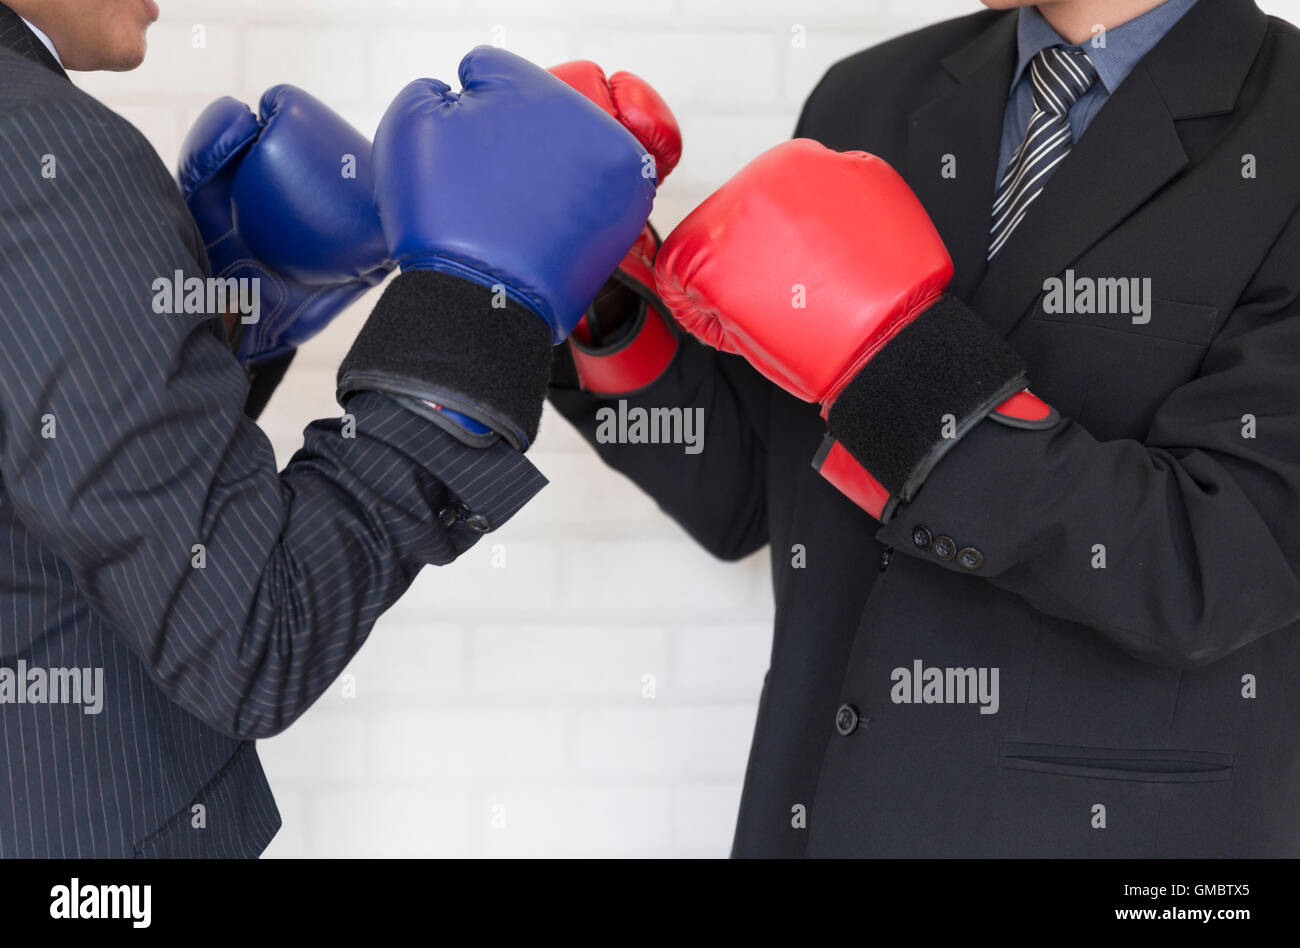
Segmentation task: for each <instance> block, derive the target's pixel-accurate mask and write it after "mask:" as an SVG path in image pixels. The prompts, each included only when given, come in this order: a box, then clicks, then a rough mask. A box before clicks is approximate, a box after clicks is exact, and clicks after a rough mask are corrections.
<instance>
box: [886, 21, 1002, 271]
mask: <svg viewBox="0 0 1300 948" xmlns="http://www.w3.org/2000/svg"><path fill="white" fill-rule="evenodd" d="M1015 60H1016V17H1015V14H1008V15H1006V16H1003V17H1001V18H999V20H998V21H997V22H996V23H994V24H993V26H991V27H990V28H989V29H988V30H986V31H985V32H984V33H983V34H982V35H980V36H979V37H977V38H976V39H975V40H973V41H972V42H971V43H969V44H968V45H967V46H965V47H964V48H962V49H961V50H959V51H958V52H957V53H954V54H953V55H951V56H948V57H947V58H945V59H944V60H943V61H942V66H943V68H944V70H945V71H946V72H947V73H948V75H949V76H950V77H951V79H953V80H955V84H954V85H953V86H952V88H950V89H949V90H948V91H946V92H944V93H942V94H941V95H940V96H939V97H938V98H936V99H934V100H932V101H931V102H929V103H927V104H926V105H924V106H922V107H921V108H920V109H918V110H917V111H915V112H913V113H912V115H911V117H910V119H909V125H908V136H907V167H906V169H905V170H906V175H907V179H908V183H909V184H910V185H911V186H912V188H913V190H914V191H915V192H916V194H917V196H918V197H919V198H920V199H921V203H922V204H924V205H925V208H926V210H927V211H928V212H929V214H930V218H931V220H933V221H934V224H935V227H936V228H937V229H938V231H939V234H940V236H941V237H943V240H944V243H945V244H946V245H947V247H948V253H949V254H950V255H951V256H952V261H953V279H952V284H951V288H952V291H953V292H954V293H956V294H957V295H958V296H962V297H967V296H969V295H970V293H971V292H973V290H974V288H975V287H976V286H977V285H978V283H979V281H980V279H981V278H982V277H983V275H984V247H985V245H986V244H987V242H988V230H989V214H990V210H991V208H992V205H993V191H994V181H993V179H994V176H995V175H996V174H997V166H998V149H999V146H1000V143H1001V138H1002V117H1003V113H1004V111H1005V109H1006V103H1007V93H1008V91H1009V89H1010V87H1011V75H1012V72H1013V71H1014V69H1015ZM947 155H951V156H952V159H953V160H954V161H955V168H954V169H953V170H955V172H956V174H955V176H947V177H945V176H944V175H943V174H942V173H941V171H942V170H943V161H944V156H947Z"/></svg>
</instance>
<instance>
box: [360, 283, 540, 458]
mask: <svg viewBox="0 0 1300 948" xmlns="http://www.w3.org/2000/svg"><path fill="white" fill-rule="evenodd" d="M494 302H495V303H496V304H497V305H495V306H494V305H493V303H494ZM550 374H551V332H550V329H549V328H547V326H546V324H545V323H544V322H543V321H542V320H541V318H539V317H538V315H537V314H536V313H534V312H533V311H532V310H530V309H528V308H527V307H525V306H522V305H520V304H519V303H516V302H515V301H514V300H511V299H509V298H508V297H506V296H505V294H495V293H493V292H492V290H491V288H490V287H486V286H480V285H478V284H477V283H471V282H469V281H468V280H462V279H460V278H459V277H454V276H450V275H449V274H446V273H437V272H434V271H429V270H412V271H408V272H405V273H402V274H399V275H398V276H397V278H396V279H394V280H393V282H392V283H390V284H389V285H388V287H387V288H386V289H385V290H384V295H383V296H381V297H380V299H379V303H378V305H376V306H375V308H374V311H373V312H372V313H371V314H370V318H369V319H368V320H366V324H365V326H364V327H362V330H361V332H360V334H359V335H358V336H357V339H356V341H355V342H354V343H353V344H352V349H351V350H350V351H349V352H348V354H347V356H346V358H344V360H343V364H342V365H341V366H340V367H339V377H338V397H339V401H340V402H341V401H343V399H344V397H345V396H346V395H348V394H349V393H350V392H354V391H378V392H385V393H388V394H391V395H401V396H407V397H409V398H415V399H421V400H425V401H433V402H436V403H438V404H445V405H446V406H447V407H449V408H453V409H455V410H456V411H460V412H462V413H463V414H466V415H469V416H470V417H472V418H474V419H476V420H478V421H481V422H482V423H483V424H486V425H488V426H489V427H491V428H493V429H494V430H496V431H497V432H498V433H499V434H501V435H502V436H503V437H505V438H506V439H507V440H509V441H510V442H511V443H512V444H514V445H515V446H516V447H518V448H521V449H522V448H523V447H526V446H527V445H528V444H531V443H532V441H533V440H534V439H535V438H536V437H537V426H538V423H539V422H540V420H541V415H542V402H543V400H544V399H545V397H546V387H547V382H548V381H549V379H550ZM503 429H505V430H503ZM520 435H522V443H520V437H519V436H520Z"/></svg>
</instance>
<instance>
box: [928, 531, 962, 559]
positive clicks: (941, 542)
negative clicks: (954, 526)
mask: <svg viewBox="0 0 1300 948" xmlns="http://www.w3.org/2000/svg"><path fill="white" fill-rule="evenodd" d="M933 549H934V555H935V556H937V557H939V559H941V560H943V561H944V562H945V563H946V562H948V561H949V560H950V559H952V558H953V557H954V556H956V555H957V541H955V540H954V539H953V538H952V537H944V536H939V537H935V538H934V547H933Z"/></svg>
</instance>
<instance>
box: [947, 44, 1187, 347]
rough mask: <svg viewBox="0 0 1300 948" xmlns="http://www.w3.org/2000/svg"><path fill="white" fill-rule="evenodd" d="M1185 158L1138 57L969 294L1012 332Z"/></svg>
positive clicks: (997, 324)
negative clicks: (1048, 287) (1048, 285)
mask: <svg viewBox="0 0 1300 948" xmlns="http://www.w3.org/2000/svg"><path fill="white" fill-rule="evenodd" d="M1186 165H1187V153H1186V152H1185V151H1184V150H1183V146H1182V143H1181V142H1180V141H1179V138H1178V132H1177V130H1176V129H1175V128H1174V121H1173V118H1172V117H1171V116H1170V114H1169V110H1168V108H1167V107H1166V106H1165V104H1164V102H1163V101H1162V99H1161V97H1160V93H1159V91H1158V90H1157V89H1156V87H1155V84H1154V83H1153V82H1152V80H1151V77H1150V76H1149V74H1148V73H1147V72H1146V70H1145V69H1143V67H1142V65H1141V64H1140V63H1139V64H1138V67H1137V68H1136V69H1134V70H1133V72H1132V73H1131V74H1130V75H1129V77H1128V78H1127V79H1126V80H1125V81H1124V83H1123V84H1122V85H1121V86H1120V87H1119V89H1117V90H1116V92H1115V94H1114V95H1113V96H1112V97H1111V98H1110V100H1109V101H1108V102H1107V103H1106V104H1105V105H1104V106H1103V107H1102V108H1101V111H1099V112H1098V113H1097V116H1096V118H1095V119H1093V121H1092V124H1091V125H1089V126H1088V129H1087V131H1086V132H1085V133H1084V134H1083V135H1082V136H1081V137H1080V139H1079V141H1077V142H1075V144H1074V147H1073V149H1072V150H1071V151H1070V154H1069V156H1068V157H1067V158H1066V159H1065V160H1064V161H1063V162H1061V164H1060V165H1059V166H1058V167H1057V170H1056V173H1055V174H1054V175H1053V176H1052V179H1051V181H1050V182H1048V185H1047V187H1046V188H1044V189H1043V193H1042V194H1041V195H1040V196H1039V197H1038V199H1037V200H1036V201H1035V202H1034V204H1033V206H1032V207H1031V208H1030V211H1029V213H1028V214H1026V215H1025V219H1024V220H1023V221H1021V223H1020V226H1019V227H1017V228H1016V230H1015V232H1014V233H1013V234H1012V235H1011V237H1010V238H1008V240H1007V243H1006V245H1005V246H1004V247H1003V248H1002V250H1001V252H999V253H998V255H997V256H996V257H994V258H993V261H992V262H991V263H990V264H989V267H988V270H987V272H986V273H985V276H984V279H983V281H982V282H981V283H980V284H979V287H978V288H977V289H976V290H975V293H974V294H973V295H972V297H971V299H970V301H971V305H972V307H973V308H974V309H975V311H976V312H978V313H980V314H981V315H982V316H983V317H984V318H985V319H986V320H988V322H989V323H990V324H991V325H992V326H993V328H994V329H996V330H998V331H999V332H1002V333H1007V332H1010V330H1011V329H1012V327H1014V326H1015V324H1016V323H1017V322H1018V321H1019V319H1020V317H1021V315H1022V314H1023V313H1024V311H1025V310H1026V308H1027V307H1028V306H1029V304H1030V303H1032V302H1033V301H1034V300H1035V299H1037V297H1038V295H1039V294H1040V293H1041V292H1042V288H1043V280H1044V279H1046V278H1047V277H1050V276H1052V275H1054V274H1057V273H1059V272H1060V271H1062V270H1064V269H1065V268H1066V267H1067V266H1068V264H1069V263H1070V262H1071V261H1073V260H1075V259H1077V258H1078V257H1079V256H1080V255H1081V254H1082V253H1083V252H1084V251H1086V250H1087V249H1088V248H1089V247H1091V246H1092V245H1093V244H1094V243H1096V242H1097V241H1098V240H1100V239H1101V238H1102V237H1103V236H1104V235H1105V234H1106V233H1108V232H1109V231H1110V230H1111V229H1112V228H1114V227H1115V225H1116V224H1118V223H1119V222H1120V221H1122V220H1124V218H1126V217H1128V215H1129V214H1131V213H1132V212H1133V211H1134V210H1136V209H1137V208H1138V207H1140V206H1141V205H1142V203H1143V202H1144V201H1145V200H1146V199H1147V198H1149V197H1150V196H1151V195H1152V194H1154V193H1155V192H1156V191H1158V190H1159V189H1160V188H1161V187H1162V186H1163V185H1164V184H1165V182H1166V181H1168V180H1169V179H1170V178H1172V177H1173V176H1174V175H1176V174H1177V173H1178V172H1179V171H1180V170H1182V169H1183V168H1184V167H1185V166H1186Z"/></svg>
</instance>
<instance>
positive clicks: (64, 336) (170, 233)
mask: <svg viewBox="0 0 1300 948" xmlns="http://www.w3.org/2000/svg"><path fill="white" fill-rule="evenodd" d="M44 154H48V155H51V156H53V160H54V162H55V164H54V165H53V167H55V168H57V171H56V173H55V174H54V175H53V176H50V177H46V176H44V175H42V168H43V166H44V167H50V165H49V163H48V162H47V163H45V164H44V165H43V163H42V155H44ZM200 256H201V249H200V248H199V246H198V241H197V235H196V232H195V230H194V225H193V222H192V221H191V220H190V219H189V216H188V214H187V212H186V211H185V208H184V206H183V204H181V202H180V199H179V196H178V195H177V194H176V193H175V185H174V184H173V183H172V181H171V179H170V177H169V176H168V175H167V173H166V170H165V169H164V168H163V166H162V164H161V162H160V161H159V160H158V158H157V156H156V155H155V154H154V153H153V151H152V149H151V148H150V147H149V146H148V144H147V143H146V142H145V141H144V139H143V138H142V137H141V136H140V135H139V133H138V132H136V131H135V130H134V129H133V128H131V127H130V126H129V125H127V124H126V123H125V122H122V121H121V120H119V119H117V118H116V117H115V116H111V115H110V114H109V113H107V111H106V110H103V109H101V108H100V107H98V106H97V105H95V104H94V103H89V102H85V103H80V102H74V103H73V104H70V105H67V104H65V105H59V106H53V105H49V104H42V105H41V106H39V107H38V108H36V109H28V110H20V111H18V112H16V113H12V114H10V115H9V116H7V117H6V121H5V123H4V134H3V136H0V323H2V324H3V325H2V327H0V329H2V331H3V334H4V344H3V346H2V347H0V438H3V441H2V442H0V479H2V485H3V493H2V494H0V510H2V511H3V515H4V516H7V517H13V518H16V519H17V520H18V521H20V522H21V523H22V524H23V525H24V526H25V527H26V528H27V530H28V531H29V532H30V534H31V535H32V536H33V537H34V538H35V539H36V541H38V542H40V543H42V544H44V545H46V546H48V547H49V548H50V549H51V550H53V551H55V553H56V554H57V555H58V557H59V559H60V560H61V562H62V563H63V564H65V565H66V568H67V570H68V571H69V573H70V576H71V579H72V580H73V581H74V582H75V583H76V585H77V587H78V589H79V591H80V592H82V593H84V594H85V595H86V596H87V597H88V598H89V600H90V602H91V603H92V608H94V609H95V610H96V611H97V612H98V613H99V614H100V615H101V616H102V617H103V618H104V619H105V620H106V622H107V623H108V624H109V625H110V626H111V627H112V628H113V629H114V631H115V634H117V635H119V636H121V638H122V640H123V641H124V642H125V643H126V645H127V646H128V647H129V648H130V649H131V650H132V651H133V652H134V653H135V654H136V655H137V656H138V657H139V658H140V660H141V662H142V663H143V665H144V666H145V668H146V669H147V671H148V673H149V674H150V675H151V676H152V677H153V678H154V680H155V681H157V682H158V684H159V685H160V686H161V687H162V688H163V689H164V690H165V691H166V693H167V694H168V695H169V697H170V698H171V699H172V700H174V701H175V702H176V703H177V704H179V705H180V706H182V707H184V708H186V709H187V710H189V711H190V712H192V713H193V714H195V715H197V716H198V717H199V718H200V719H202V720H203V721H204V722H206V723H208V724H209V725H211V726H212V727H214V728H216V729H218V730H220V731H222V732H224V733H227V734H229V735H232V736H236V737H241V738H253V737H263V736H267V735H270V734H274V733H276V732H278V731H280V730H282V729H283V728H285V727H287V726H288V725H289V724H290V723H291V722H292V721H293V720H294V719H295V718H296V717H297V716H298V715H300V714H301V713H302V712H303V711H304V710H306V708H307V707H308V706H309V705H310V704H311V703H312V702H313V701H314V700H315V699H316V698H317V697H318V696H319V695H320V694H321V693H322V691H323V690H324V689H325V688H326V687H327V686H328V685H329V684H330V682H331V681H333V679H334V678H335V677H336V675H337V674H338V673H339V671H340V670H341V669H342V668H343V667H344V665H345V664H346V663H347V661H348V660H349V659H350V658H351V656H352V655H353V654H354V653H355V652H356V650H357V649H358V648H359V647H360V646H361V644H362V643H363V642H364V640H365V638H366V636H367V635H368V633H369V631H370V629H371V626H372V625H373V623H374V621H375V619H376V618H377V617H378V616H379V614H380V613H381V612H383V611H384V609H385V608H387V607H388V606H389V605H390V604H391V603H392V602H393V601H394V600H396V599H397V597H398V596H399V595H400V594H401V593H402V592H403V591H404V590H405V589H406V588H407V586H408V585H409V584H410V582H411V580H412V579H413V577H414V576H415V574H416V573H417V572H418V570H419V569H420V568H421V567H422V566H423V565H424V564H430V563H432V564H446V563H450V562H451V561H452V560H454V559H455V558H456V557H457V556H458V555H459V554H460V553H461V552H462V551H464V550H465V549H467V548H468V547H469V546H471V545H472V544H473V543H474V542H475V541H476V540H477V539H478V537H479V536H480V534H481V532H482V531H483V530H484V529H486V528H488V527H494V526H497V525H499V524H500V523H502V522H504V521H505V520H506V519H508V518H509V517H510V516H511V515H512V514H513V513H514V512H515V511H516V510H517V509H518V508H519V507H520V506H521V505H522V504H523V503H524V502H525V501H526V500H527V499H528V498H529V497H530V496H531V495H532V494H534V493H535V492H536V491H537V490H539V489H540V487H541V486H542V484H543V483H544V479H543V478H542V477H541V476H540V475H539V474H538V473H537V472H536V470H535V469H533V468H532V466H531V465H530V464H529V463H528V462H527V461H526V460H525V459H524V458H523V457H522V456H521V455H519V454H518V453H516V452H514V451H511V450H509V449H507V448H505V447H503V446H502V445H500V444H498V445H496V446H494V447H492V448H489V449H485V450H474V449H472V448H469V447H467V446H464V445H461V444H460V443H459V442H457V441H455V440H454V439H453V438H451V437H450V436H448V435H446V434H444V433H443V432H442V431H441V430H440V429H438V428H437V427H436V426H434V425H432V424H430V423H428V422H426V421H424V420H423V419H421V418H419V417H417V416H416V415H414V414H412V413H410V412H408V411H406V410H404V409H402V408H401V407H400V406H399V405H398V404H397V403H395V402H393V401H391V400H389V399H388V398H386V397H384V396H381V395H378V394H374V393H369V392H362V393H359V394H357V395H354V396H353V397H352V398H351V399H350V400H349V402H348V404H347V406H346V408H347V415H345V416H344V417H343V418H334V419H329V420H324V421H319V422H316V423H314V424H312V425H311V426H310V427H309V428H308V429H307V431H306V433H305V436H304V443H303V446H302V448H301V450H299V451H298V453H297V454H296V455H295V456H294V457H293V459H292V460H291V461H290V462H289V464H288V466H287V467H286V468H285V469H284V471H283V472H279V473H277V471H276V467H275V460H274V456H273V453H272V450H271V445H270V443H269V442H268V441H267V439H266V437H265V436H264V435H263V434H262V432H261V431H260V429H258V428H257V427H256V425H254V424H253V423H252V421H251V420H250V419H248V418H247V417H246V416H245V415H244V414H243V412H242V410H241V408H242V406H243V404H244V399H245V395H246V393H247V388H248V380H247V378H246V377H245V375H244V373H243V371H242V370H241V369H240V367H239V365H238V364H237V363H236V361H235V359H234V358H233V356H232V355H231V353H230V351H229V349H228V347H227V345H226V342H225V339H224V333H223V331H222V329H221V324H220V320H218V319H215V318H212V317H210V316H208V315H205V314H202V313H183V312H182V313H177V312H167V311H166V310H167V309H168V305H167V304H166V299H167V297H166V295H165V293H164V294H160V293H159V291H158V286H159V284H158V283H157V282H156V281H158V280H159V279H160V278H162V279H163V280H165V281H175V280H177V279H178V278H179V279H180V280H182V281H183V280H187V279H189V278H197V277H202V276H204V275H205V274H204V272H203V269H202V267H201V265H200V263H199V258H200ZM166 285H170V284H166ZM173 300H174V297H173ZM171 308H175V307H171ZM475 515H478V518H476V517H475ZM480 518H481V519H480Z"/></svg>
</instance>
